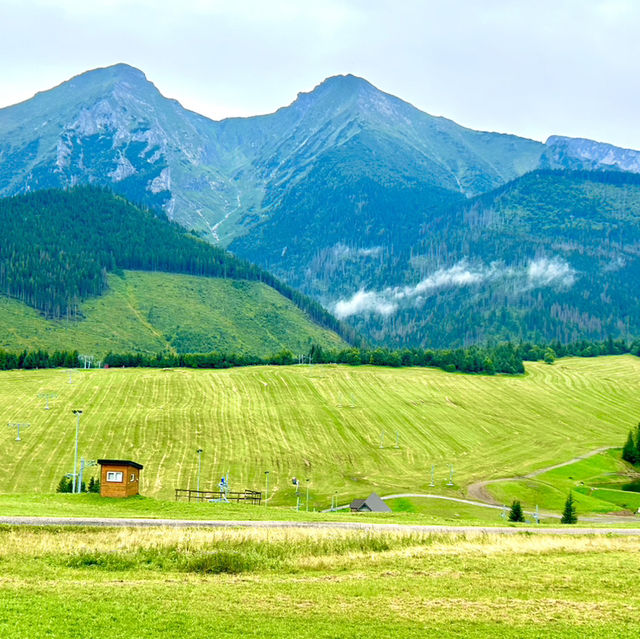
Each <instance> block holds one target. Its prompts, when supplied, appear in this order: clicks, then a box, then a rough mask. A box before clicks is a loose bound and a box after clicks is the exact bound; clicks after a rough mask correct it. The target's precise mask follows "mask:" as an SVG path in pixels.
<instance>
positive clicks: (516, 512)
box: [509, 499, 524, 521]
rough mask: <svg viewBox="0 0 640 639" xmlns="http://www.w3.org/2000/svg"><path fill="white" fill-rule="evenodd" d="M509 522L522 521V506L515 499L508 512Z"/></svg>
mask: <svg viewBox="0 0 640 639" xmlns="http://www.w3.org/2000/svg"><path fill="white" fill-rule="evenodd" d="M509 521H524V512H523V511H522V506H521V505H520V502H519V501H518V500H517V499H514V500H513V503H512V504H511V509H510V510H509Z"/></svg>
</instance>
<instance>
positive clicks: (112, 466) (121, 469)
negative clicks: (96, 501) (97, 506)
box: [98, 459, 144, 497]
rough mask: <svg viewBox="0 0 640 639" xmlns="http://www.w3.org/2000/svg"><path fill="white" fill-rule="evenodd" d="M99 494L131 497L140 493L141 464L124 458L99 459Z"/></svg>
mask: <svg viewBox="0 0 640 639" xmlns="http://www.w3.org/2000/svg"><path fill="white" fill-rule="evenodd" d="M98 463H99V464H100V495H101V496H102V497H132V496H133V495H138V494H139V493H140V471H141V470H142V469H143V468H144V466H142V465H141V464H138V463H136V462H133V461H128V460H125V459H99V460H98Z"/></svg>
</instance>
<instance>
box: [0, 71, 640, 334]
mask: <svg viewBox="0 0 640 639" xmlns="http://www.w3.org/2000/svg"><path fill="white" fill-rule="evenodd" d="M567 172H570V175H569V174H568V173H567ZM637 173H640V152H638V151H633V150H628V149H620V148H617V147H614V146H611V145H608V144H603V143H598V142H594V141H591V140H585V139H571V138H566V137H561V136H552V137H550V138H549V139H548V140H547V142H546V143H545V144H543V143H541V142H537V141H534V140H528V139H526V138H522V137H518V136H514V135H506V134H499V133H489V132H479V131H474V130H471V129H468V128H465V127H462V126H460V125H458V124H456V123H455V122H453V121H451V120H448V119H446V118H442V117H434V116H431V115H428V114H426V113H424V112H422V111H420V110H418V109H416V108H415V107H413V106H412V105H410V104H408V103H407V102H404V101H402V100H400V99H399V98H397V97H394V96H391V95H389V94H386V93H384V92H382V91H380V90H378V89H376V88H375V87H374V86H372V85H371V84H370V83H369V82H367V81H366V80H364V79H361V78H358V77H355V76H352V75H345V76H335V77H332V78H328V79H327V80H325V81H324V82H322V83H321V84H320V85H318V86H317V87H315V88H314V89H313V90H312V91H310V92H308V93H300V94H299V95H298V96H297V98H296V99H295V101H294V102H293V103H292V104H291V105H289V106H287V107H283V108H281V109H279V110H278V111H276V112H275V113H272V114H269V115H263V116H255V117H249V118H229V119H226V120H222V121H213V120H210V119H208V118H205V117H203V116H201V115H198V114H196V113H193V112H191V111H188V110H186V109H184V108H183V107H182V106H181V105H180V104H179V103H178V102H176V101H175V100H170V99H167V98H165V97H163V96H162V95H161V93H160V92H159V91H158V90H157V89H156V87H155V86H154V85H153V84H152V83H151V82H149V81H148V80H147V79H146V77H145V76H144V74H143V73H142V72H141V71H139V70H137V69H134V68H132V67H130V66H127V65H124V64H118V65H115V66H112V67H107V68H103V69H96V70H94V71H89V72H87V73H84V74H81V75H79V76H76V77H74V78H72V79H71V80H69V81H68V82H64V83H63V84H61V85H59V86H58V87H55V88H53V89H50V90H48V91H44V92H42V93H39V94H37V95H36V96H34V97H33V98H32V99H30V100H27V101H25V102H22V103H20V104H17V105H14V106H11V107H7V108H4V109H1V110H0V195H4V196H9V195H14V194H19V193H26V192H29V191H34V190H39V189H45V188H67V187H70V186H74V185H77V184H97V185H102V186H109V187H110V188H111V189H113V190H114V191H115V192H117V193H119V194H121V195H124V196H125V197H127V198H128V199H130V200H132V201H135V202H139V203H143V204H146V205H148V206H151V207H155V208H158V209H163V210H164V212H165V213H166V214H167V216H168V217H169V218H170V219H171V220H174V221H175V222H177V223H179V224H180V225H182V226H184V227H186V228H187V229H190V230H192V231H193V232H195V233H196V234H198V235H199V236H200V237H202V238H203V239H206V240H207V241H209V242H211V243H213V244H219V245H221V246H223V247H227V248H229V249H230V250H231V251H232V252H234V253H236V254H237V255H239V256H241V257H244V258H246V259H248V260H250V261H252V262H255V263H257V264H259V265H261V266H262V267H265V268H267V269H268V270H270V271H272V272H273V273H274V274H275V275H276V276H278V277H280V278H282V279H284V280H285V281H287V282H288V283H289V284H291V285H293V286H295V287H298V288H300V289H301V290H302V291H304V292H306V293H308V294H310V295H312V296H314V297H315V298H316V299H318V300H319V301H321V302H322V303H323V304H324V305H325V307H327V308H328V309H330V310H332V311H335V312H336V313H337V314H339V315H340V316H342V317H343V318H345V319H347V320H348V321H350V322H351V323H352V324H353V325H354V326H357V327H358V328H359V329H360V330H361V331H363V333H365V334H366V335H368V336H369V338H370V339H372V340H373V341H376V342H383V343H388V344H393V345H401V344H402V345H423V346H424V345H433V346H443V345H444V346H446V345H452V344H456V343H468V342H472V341H478V340H483V339H490V338H492V337H497V336H500V337H514V338H519V339H533V338H536V339H537V338H540V339H554V338H565V337H567V338H568V337H569V336H571V337H572V338H575V337H576V336H577V337H580V336H585V337H587V336H588V337H590V338H594V337H595V338H598V337H604V336H606V335H607V334H609V333H612V334H614V335H616V336H618V335H621V334H622V335H625V334H628V333H630V332H631V333H636V334H638V333H640V317H638V312H637V309H635V307H634V308H633V309H632V308H631V307H629V306H628V305H627V304H626V302H625V300H626V299H627V298H626V296H625V295H626V293H624V289H625V286H627V285H628V284H629V282H630V280H629V277H631V276H632V273H635V270H634V269H636V268H637V266H636V261H637V258H638V255H637V253H636V248H635V247H636V246H637V243H638V218H637V216H636V211H637V208H636V207H637V202H638V198H639V197H640V196H639V192H638V184H637V182H635V181H634V180H633V179H631V180H627V181H625V180H620V178H619V175H621V174H622V175H628V174H631V175H633V174H637ZM605 174H606V177H603V176H605ZM594 176H597V177H595V178H594ZM549 193H553V197H552V198H549V197H548V196H549ZM576 213H577V214H576ZM576 229H579V231H577V230H576ZM554 269H555V270H554ZM629 269H631V270H629ZM556 271H558V272H559V273H561V274H562V273H564V277H561V276H559V277H558V278H554V277H551V274H552V272H556ZM498 272H500V273H503V274H504V273H511V274H512V275H509V276H507V277H503V276H498V275H496V273H498ZM528 273H534V274H536V273H542V275H541V276H540V277H533V279H527V278H528V275H527V274H528ZM614 273H615V274H616V275H615V277H614V276H613V274H614ZM515 274H517V275H515ZM568 274H571V276H569V275H568ZM465 278H466V279H465ZM636 281H637V280H636ZM425 282H426V284H425ZM587 282H588V283H589V286H590V287H593V288H594V290H593V291H592V292H591V293H589V294H587V293H586V292H585V291H584V290H582V288H581V287H582V286H583V285H586V283H587ZM533 284H535V285H533ZM627 287H628V286H627ZM596 289H597V290H599V291H600V293H601V296H600V298H599V299H601V300H602V299H610V300H615V303H613V305H611V304H609V305H607V304H605V305H604V306H603V305H602V304H601V303H596V302H594V299H595V298H597V297H598V296H597V295H596V292H595V291H596ZM416 291H417V292H416ZM632 292H633V288H632ZM602 295H604V298H603V297H602ZM631 298H633V295H631ZM558 308H561V309H563V310H562V311H561V312H560V311H558ZM553 309H555V310H553ZM605 312H606V317H605V316H604V315H605ZM472 318H473V319H472ZM554 318H555V319H554Z"/></svg>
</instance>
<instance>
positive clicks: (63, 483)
mask: <svg viewBox="0 0 640 639" xmlns="http://www.w3.org/2000/svg"><path fill="white" fill-rule="evenodd" d="M71 488H72V483H71V479H70V478H69V477H67V476H66V475H63V476H62V478H61V479H60V481H59V482H58V487H57V488H56V492H57V493H70V492H71Z"/></svg>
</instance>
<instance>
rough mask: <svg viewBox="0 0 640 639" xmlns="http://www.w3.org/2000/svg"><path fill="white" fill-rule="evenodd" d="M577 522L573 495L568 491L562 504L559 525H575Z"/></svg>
mask: <svg viewBox="0 0 640 639" xmlns="http://www.w3.org/2000/svg"><path fill="white" fill-rule="evenodd" d="M577 521H578V517H577V516H576V505H575V500H574V499H573V494H572V493H571V491H569V495H568V497H567V501H565V502H564V510H563V511H562V518H561V519H560V523H561V524H575V523H577Z"/></svg>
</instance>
